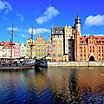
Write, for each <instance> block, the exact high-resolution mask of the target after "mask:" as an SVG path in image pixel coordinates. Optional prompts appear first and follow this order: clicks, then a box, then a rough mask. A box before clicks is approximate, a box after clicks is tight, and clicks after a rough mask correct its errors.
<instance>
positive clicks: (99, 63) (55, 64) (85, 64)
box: [48, 61, 104, 67]
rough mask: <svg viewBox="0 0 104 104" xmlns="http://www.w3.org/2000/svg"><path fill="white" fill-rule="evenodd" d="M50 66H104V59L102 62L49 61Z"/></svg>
mask: <svg viewBox="0 0 104 104" xmlns="http://www.w3.org/2000/svg"><path fill="white" fill-rule="evenodd" d="M48 66H70V67H73V66H78V67H81V66H84V67H90V66H95V67H96V66H100V67H101V66H103V67H104V61H102V62H99V61H98V62H97V61H96V62H74V61H70V62H48Z"/></svg>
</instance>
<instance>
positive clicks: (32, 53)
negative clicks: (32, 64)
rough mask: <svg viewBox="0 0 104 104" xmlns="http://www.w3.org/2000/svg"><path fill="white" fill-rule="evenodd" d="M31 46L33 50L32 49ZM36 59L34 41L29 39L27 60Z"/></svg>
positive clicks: (27, 42)
mask: <svg viewBox="0 0 104 104" xmlns="http://www.w3.org/2000/svg"><path fill="white" fill-rule="evenodd" d="M31 45H33V46H32V49H31ZM31 57H32V58H34V57H35V45H34V40H32V39H28V40H27V41H26V58H31Z"/></svg>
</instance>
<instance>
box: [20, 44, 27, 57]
mask: <svg viewBox="0 0 104 104" xmlns="http://www.w3.org/2000/svg"><path fill="white" fill-rule="evenodd" d="M20 57H26V46H25V45H24V44H23V43H22V44H21V46H20Z"/></svg>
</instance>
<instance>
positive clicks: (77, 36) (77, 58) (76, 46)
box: [74, 16, 81, 61]
mask: <svg viewBox="0 0 104 104" xmlns="http://www.w3.org/2000/svg"><path fill="white" fill-rule="evenodd" d="M80 34H81V30H80V18H79V17H78V16H77V17H76V19H75V32H74V50H75V53H74V55H75V61H80Z"/></svg>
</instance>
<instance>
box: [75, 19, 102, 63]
mask: <svg viewBox="0 0 104 104" xmlns="http://www.w3.org/2000/svg"><path fill="white" fill-rule="evenodd" d="M80 35H81V32H80V18H79V17H77V18H76V23H75V34H74V38H75V39H74V41H75V42H74V50H75V61H104V36H94V35H90V36H80Z"/></svg>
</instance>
